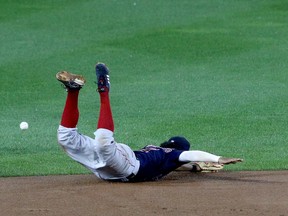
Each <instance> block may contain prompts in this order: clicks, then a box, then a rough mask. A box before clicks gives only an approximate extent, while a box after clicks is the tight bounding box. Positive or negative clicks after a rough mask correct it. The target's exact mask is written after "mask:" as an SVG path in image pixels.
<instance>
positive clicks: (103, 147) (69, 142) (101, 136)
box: [57, 125, 140, 181]
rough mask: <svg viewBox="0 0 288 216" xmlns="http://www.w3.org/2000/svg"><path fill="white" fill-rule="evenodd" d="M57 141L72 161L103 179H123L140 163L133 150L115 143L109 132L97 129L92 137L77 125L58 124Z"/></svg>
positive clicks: (135, 172)
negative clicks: (82, 132)
mask: <svg viewBox="0 0 288 216" xmlns="http://www.w3.org/2000/svg"><path fill="white" fill-rule="evenodd" d="M57 135H58V143H59V144H60V145H61V146H62V147H63V149H64V150H65V151H66V153H67V154H68V155H69V156H70V157H71V158H72V159H74V160H75V161H77V162H79V163H81V164H82V165H84V166H85V167H86V168H88V169H89V170H91V171H92V172H93V173H94V174H95V175H96V176H97V177H99V178H101V179H103V180H118V179H121V180H122V181H125V179H126V177H128V176H130V175H133V174H134V175H136V174H137V172H138V170H139V166H140V163H139V161H138V160H137V159H136V157H135V154H134V152H133V150H132V149H131V148H130V147H129V146H127V145H125V144H121V143H116V142H115V141H114V138H113V132H112V131H110V130H107V129H101V128H100V129H97V130H96V131H95V133H94V135H95V139H92V138H90V137H88V136H85V135H82V134H80V133H79V132H78V130H77V128H66V127H63V126H61V125H60V126H59V128H58V134H57Z"/></svg>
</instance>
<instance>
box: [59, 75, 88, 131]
mask: <svg viewBox="0 0 288 216" xmlns="http://www.w3.org/2000/svg"><path fill="white" fill-rule="evenodd" d="M56 78H57V80H59V81H60V82H62V83H63V84H64V86H65V88H66V91H67V97H66V102H65V106H64V110H63V113H62V118H61V123H60V124H61V126H63V127H66V128H75V127H76V125H77V123H78V119H79V110H78V96H79V91H80V89H81V88H82V86H83V85H84V84H85V79H84V77H83V76H80V75H75V74H71V73H69V72H67V71H61V72H58V73H57V74H56Z"/></svg>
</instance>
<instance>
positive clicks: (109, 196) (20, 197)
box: [0, 171, 288, 216]
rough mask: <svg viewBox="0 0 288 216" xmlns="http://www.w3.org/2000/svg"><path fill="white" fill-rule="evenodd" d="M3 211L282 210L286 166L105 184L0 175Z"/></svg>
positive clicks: (200, 215)
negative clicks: (278, 168) (282, 169)
mask: <svg viewBox="0 0 288 216" xmlns="http://www.w3.org/2000/svg"><path fill="white" fill-rule="evenodd" d="M0 209H1V215H5V216H14V215H15V216H19V215H21V216H26V215H27V216H28V215H29V216H34V215H35V216H36V215H37V216H41V215H53V216H55V215H69V216H74V215H75V216H76V215H77V216H78V215H85V216H90V215H93V216H95V215H105V216H110V215H125V216H127V215H133V216H135V215H136V216H137V215H141V216H142V215H165V216H169V215H173V216H175V215H177V216H179V215H197V216H204V215H205V216H206V215H207V216H208V215H209V216H214V215H216V216H217V215H221V216H226V215H237V216H239V215H253V216H257V215H273V216H274V215H275V216H286V215H288V171H272V172H268V171H258V172H252V171H247V172H228V171H220V172H218V173H189V172H183V171H182V172H173V173H171V174H170V175H168V176H167V177H166V178H164V179H163V180H160V181H157V182H144V183H109V182H104V181H101V180H99V179H97V178H96V177H95V176H94V175H70V176H66V175H65V176H39V177H8V178H0Z"/></svg>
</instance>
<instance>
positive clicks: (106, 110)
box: [97, 92, 114, 132]
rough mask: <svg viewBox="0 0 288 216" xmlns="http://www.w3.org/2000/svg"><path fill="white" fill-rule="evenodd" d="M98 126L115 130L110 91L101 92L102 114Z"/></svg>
mask: <svg viewBox="0 0 288 216" xmlns="http://www.w3.org/2000/svg"><path fill="white" fill-rule="evenodd" d="M97 128H104V129H108V130H110V131H112V132H114V122H113V117H112V111H111V106H110V99H109V93H108V92H101V93H100V114H99V119H98V125H97Z"/></svg>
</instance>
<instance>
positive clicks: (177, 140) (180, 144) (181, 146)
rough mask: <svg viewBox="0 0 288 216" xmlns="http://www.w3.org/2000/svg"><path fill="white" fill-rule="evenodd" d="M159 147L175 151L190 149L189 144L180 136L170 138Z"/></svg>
mask: <svg viewBox="0 0 288 216" xmlns="http://www.w3.org/2000/svg"><path fill="white" fill-rule="evenodd" d="M160 147H163V148H174V149H177V150H184V151H188V150H189V149H190V143H189V141H188V140H187V139H185V138H184V137H181V136H175V137H171V138H170V139H169V140H168V141H166V142H164V143H162V144H161V145H160Z"/></svg>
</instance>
